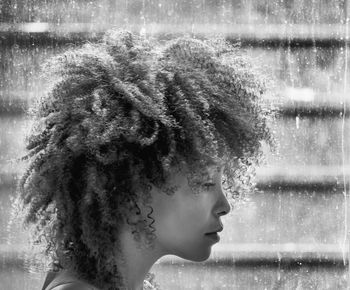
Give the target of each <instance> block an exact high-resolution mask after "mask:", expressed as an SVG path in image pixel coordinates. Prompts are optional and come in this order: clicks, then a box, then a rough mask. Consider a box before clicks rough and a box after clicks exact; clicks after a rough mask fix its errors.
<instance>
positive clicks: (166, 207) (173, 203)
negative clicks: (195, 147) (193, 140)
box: [151, 165, 230, 262]
mask: <svg viewBox="0 0 350 290" xmlns="http://www.w3.org/2000/svg"><path fill="white" fill-rule="evenodd" d="M186 170H187V169H182V170H181V171H177V172H176V173H174V174H172V175H171V177H170V178H169V180H168V181H167V184H166V186H169V187H170V188H171V187H174V189H175V190H174V193H173V194H172V195H168V194H165V193H164V192H162V191H161V190H160V189H158V188H153V189H152V198H153V200H152V204H151V206H152V208H153V213H152V217H153V218H154V219H155V223H154V224H153V226H154V228H155V229H156V231H155V234H156V239H155V241H154V242H155V244H156V247H157V248H158V249H161V251H162V252H163V253H164V254H172V255H176V256H179V257H181V258H183V259H187V260H191V261H198V262H199V261H204V260H206V259H207V258H208V257H209V256H210V253H211V247H212V246H213V245H214V244H215V243H216V242H218V235H217V234H215V232H218V231H221V230H222V222H221V220H220V217H221V216H223V215H226V214H227V213H228V212H229V211H230V205H229V203H228V201H227V199H226V196H225V195H224V193H223V190H222V187H221V175H222V169H221V168H218V167H217V166H214V165H213V166H207V167H206V168H204V169H202V170H204V173H205V174H204V180H201V184H200V185H199V191H198V192H196V193H194V192H193V190H192V189H191V186H190V185H189V182H188V174H187V173H188V172H187V171H186ZM208 233H214V234H209V235H208Z"/></svg>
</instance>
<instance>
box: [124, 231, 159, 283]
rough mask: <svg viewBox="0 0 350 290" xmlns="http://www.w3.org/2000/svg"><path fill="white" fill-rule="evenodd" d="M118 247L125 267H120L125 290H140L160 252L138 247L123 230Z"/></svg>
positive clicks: (131, 237)
mask: <svg viewBox="0 0 350 290" xmlns="http://www.w3.org/2000/svg"><path fill="white" fill-rule="evenodd" d="M120 247H121V251H122V253H123V258H124V261H125V265H123V266H122V267H121V273H122V275H123V276H124V279H125V280H126V283H127V289H128V290H142V289H143V281H144V280H145V277H146V275H147V273H148V272H149V271H150V269H151V267H152V266H153V264H154V263H155V262H156V261H157V260H158V259H159V258H160V257H161V256H163V254H162V251H161V250H160V249H157V247H155V248H154V249H147V248H145V246H142V247H140V246H139V244H138V242H136V241H135V240H134V238H133V235H132V234H131V232H130V231H129V230H123V231H122V232H121V233H120Z"/></svg>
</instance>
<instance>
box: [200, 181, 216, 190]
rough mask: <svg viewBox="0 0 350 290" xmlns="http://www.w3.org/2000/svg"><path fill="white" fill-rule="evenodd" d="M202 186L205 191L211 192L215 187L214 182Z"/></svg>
mask: <svg viewBox="0 0 350 290" xmlns="http://www.w3.org/2000/svg"><path fill="white" fill-rule="evenodd" d="M202 186H203V187H204V189H205V190H209V189H210V188H211V187H214V186H215V183H214V182H205V183H203V184H202Z"/></svg>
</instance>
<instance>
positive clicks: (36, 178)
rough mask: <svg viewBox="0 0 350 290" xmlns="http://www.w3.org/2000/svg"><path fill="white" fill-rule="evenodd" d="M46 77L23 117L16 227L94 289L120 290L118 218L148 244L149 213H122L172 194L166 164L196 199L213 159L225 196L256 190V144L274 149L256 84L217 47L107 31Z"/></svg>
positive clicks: (235, 56) (230, 51) (235, 55)
mask: <svg viewBox="0 0 350 290" xmlns="http://www.w3.org/2000/svg"><path fill="white" fill-rule="evenodd" d="M44 72H45V74H48V75H49V76H50V77H49V80H50V83H51V89H50V90H49V91H48V93H47V94H46V95H45V97H43V98H41V99H40V100H39V101H38V104H37V106H36V108H35V109H34V110H33V111H32V113H33V115H32V116H33V119H34V125H33V129H32V131H31V133H30V135H29V136H28V138H27V149H28V154H27V155H26V157H25V158H26V159H28V167H27V170H26V171H25V173H24V174H23V176H22V178H21V181H20V185H19V193H20V199H21V201H22V204H23V207H24V209H25V221H26V223H27V224H34V225H35V233H36V237H37V239H38V240H39V241H41V242H45V243H46V250H47V254H49V255H50V256H51V258H52V260H53V265H56V266H57V267H63V268H69V269H72V270H74V271H75V272H76V273H78V274H79V275H80V276H81V277H83V278H85V279H87V280H88V281H91V283H94V284H96V285H100V286H101V285H103V287H104V288H103V289H115V288H114V287H117V286H118V285H119V286H118V287H120V286H121V284H122V278H121V275H120V272H119V271H118V268H117V265H116V262H115V256H116V255H117V253H116V251H117V250H118V231H119V229H120V226H121V225H122V224H123V223H125V221H127V223H129V225H130V226H132V227H133V228H134V231H133V233H134V236H135V239H140V232H142V231H143V232H144V233H145V234H146V237H147V241H148V242H149V244H152V240H154V239H155V238H156V231H155V229H154V228H153V227H152V223H153V222H154V220H153V219H152V215H151V213H152V208H150V212H149V214H148V218H149V223H148V226H147V227H144V228H141V227H140V225H139V223H131V222H130V221H129V220H128V219H127V213H128V212H136V213H137V212H139V210H140V209H139V208H138V206H137V202H138V201H140V200H142V201H143V202H144V203H145V204H147V202H149V200H150V198H151V194H150V188H151V186H157V187H159V188H163V191H164V193H165V194H171V193H172V191H173V190H172V189H171V188H166V187H165V186H164V185H165V183H166V180H167V178H168V176H169V172H170V168H173V167H176V166H179V167H180V166H181V164H183V163H186V164H187V165H188V167H189V168H191V172H192V173H193V174H189V183H191V185H193V189H194V192H195V193H196V189H198V188H199V186H200V181H198V178H197V177H198V174H196V173H197V172H200V170H198V169H199V168H201V166H203V165H205V164H206V163H208V162H210V161H215V162H216V161H220V162H222V161H223V163H224V164H225V165H224V166H225V170H224V180H223V183H224V189H225V190H226V194H227V196H228V197H231V200H234V199H236V198H237V195H239V194H240V193H244V192H245V191H249V190H251V188H252V186H253V185H254V182H253V181H252V179H251V176H253V175H254V170H253V169H252V168H254V166H253V165H255V164H257V163H258V161H259V160H260V157H261V145H262V141H266V142H267V143H269V144H272V137H271V133H270V131H269V128H268V122H269V120H270V118H271V114H270V110H269V108H267V107H266V106H265V105H264V102H263V100H262V95H263V94H264V92H265V88H264V84H263V82H262V81H260V79H259V77H258V76H257V74H255V73H253V72H252V67H251V66H250V65H249V64H248V63H247V62H246V61H245V58H244V57H242V56H240V55H239V51H238V49H237V48H234V47H233V46H232V45H229V44H228V43H226V42H225V41H224V40H198V39H193V38H189V37H183V38H180V39H176V40H171V41H167V42H165V43H161V42H156V41H151V40H147V39H146V38H144V37H141V36H138V35H135V34H132V33H129V32H125V31H110V32H108V33H107V34H106V35H105V36H104V38H103V40H102V41H100V42H99V43H95V44H92V43H87V44H85V45H84V46H82V47H81V48H75V49H71V50H69V51H67V52H65V53H64V54H62V55H59V56H56V57H55V58H53V59H52V60H50V61H49V62H48V63H47V64H46V66H45V67H44ZM199 190H200V189H199ZM118 289H119V288H118Z"/></svg>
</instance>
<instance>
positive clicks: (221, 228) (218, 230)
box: [206, 227, 224, 235]
mask: <svg viewBox="0 0 350 290" xmlns="http://www.w3.org/2000/svg"><path fill="white" fill-rule="evenodd" d="M223 229H224V228H223V227H220V228H218V229H217V230H215V231H213V232H209V233H206V235H211V234H216V233H219V232H222V230H223Z"/></svg>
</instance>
